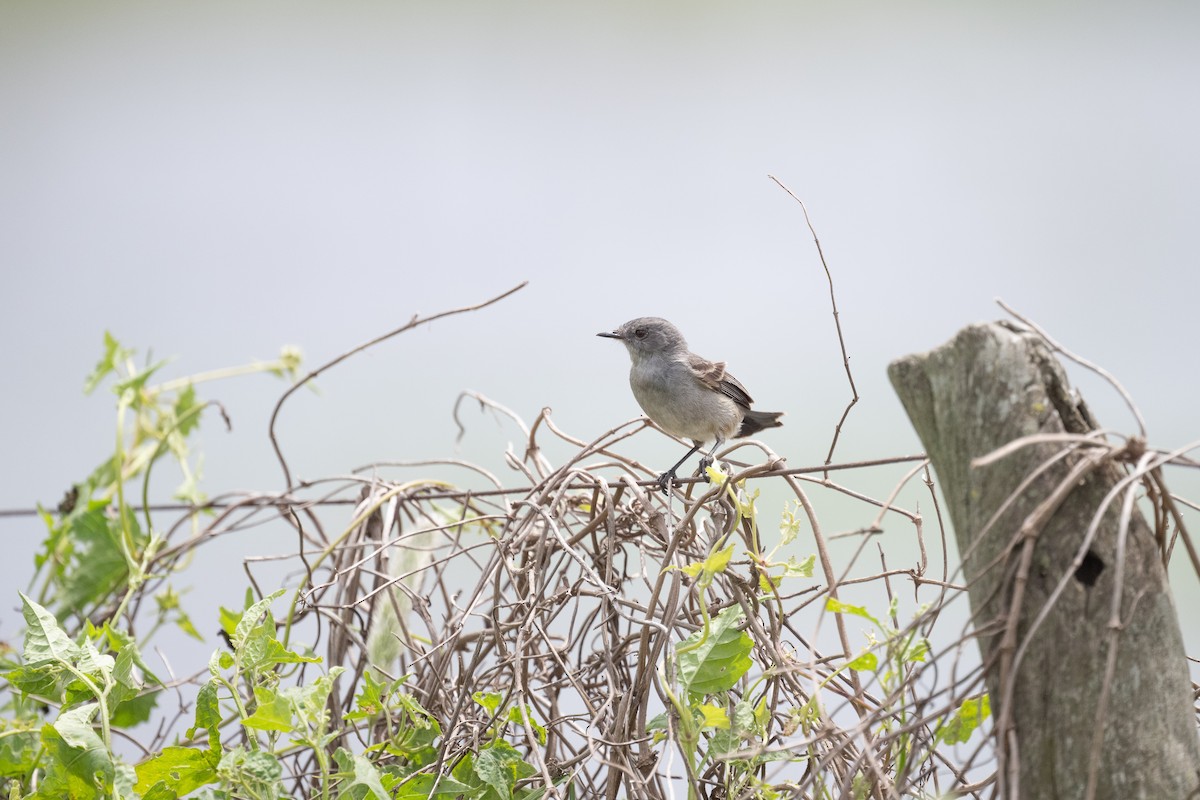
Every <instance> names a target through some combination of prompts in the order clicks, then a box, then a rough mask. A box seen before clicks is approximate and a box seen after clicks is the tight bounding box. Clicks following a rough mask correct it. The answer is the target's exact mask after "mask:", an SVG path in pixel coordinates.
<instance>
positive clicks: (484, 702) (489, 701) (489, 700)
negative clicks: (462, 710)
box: [471, 692, 504, 717]
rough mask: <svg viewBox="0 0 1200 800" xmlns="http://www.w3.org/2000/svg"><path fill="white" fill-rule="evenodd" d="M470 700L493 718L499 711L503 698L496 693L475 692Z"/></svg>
mask: <svg viewBox="0 0 1200 800" xmlns="http://www.w3.org/2000/svg"><path fill="white" fill-rule="evenodd" d="M471 699H472V700H474V701H475V702H476V703H478V704H479V705H480V706H482V707H483V709H484V710H485V711H487V712H488V713H489V714H491V715H492V716H493V717H494V716H496V712H497V711H499V710H500V704H501V703H502V702H504V697H503V696H502V695H499V694H497V693H496V692H475V693H474V694H472V695H471Z"/></svg>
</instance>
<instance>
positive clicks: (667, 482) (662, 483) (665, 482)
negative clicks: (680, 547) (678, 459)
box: [655, 470, 675, 494]
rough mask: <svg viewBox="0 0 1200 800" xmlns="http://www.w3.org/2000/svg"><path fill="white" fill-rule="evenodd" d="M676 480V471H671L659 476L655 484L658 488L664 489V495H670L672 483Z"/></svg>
mask: <svg viewBox="0 0 1200 800" xmlns="http://www.w3.org/2000/svg"><path fill="white" fill-rule="evenodd" d="M674 480H675V470H669V471H667V472H664V473H663V474H662V475H659V476H658V480H657V481H655V483H657V484H658V488H660V489H662V493H663V494H670V493H671V482H672V481H674Z"/></svg>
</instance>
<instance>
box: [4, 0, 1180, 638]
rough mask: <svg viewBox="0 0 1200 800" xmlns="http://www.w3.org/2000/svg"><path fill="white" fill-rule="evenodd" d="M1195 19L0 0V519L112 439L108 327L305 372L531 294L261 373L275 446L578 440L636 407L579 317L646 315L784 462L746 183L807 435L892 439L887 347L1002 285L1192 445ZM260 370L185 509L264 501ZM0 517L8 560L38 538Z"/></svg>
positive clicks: (970, 311)
mask: <svg viewBox="0 0 1200 800" xmlns="http://www.w3.org/2000/svg"><path fill="white" fill-rule="evenodd" d="M1198 33H1200V6H1198V5H1196V4H1194V3H1188V2H1178V3H1145V4H1128V3H1115V2H1101V3H1089V4H1080V3H1065V2H1039V3H1024V2H1020V3H1000V2H990V3H989V2H911V3H895V2H883V1H880V2H851V3H808V2H794V1H793V0H786V1H782V0H781V1H780V2H762V3H736V4H735V3H719V2H688V3H683V2H659V3H645V2H642V3H634V2H623V3H601V4H597V3H574V2H568V3H549V2H547V3H494V2H468V3H454V4H447V3H436V2H427V3H419V2H417V3H408V2H405V3H384V2H350V3H336V4H334V3H310V2H299V3H296V2H289V3H279V2H277V3H257V2H256V3H243V2H206V3H171V4H158V3H105V4H83V3H71V4H67V3H54V2H51V3H5V4H3V5H2V6H0V108H3V109H4V112H3V114H2V115H0V176H2V178H0V229H2V231H3V233H2V235H0V265H2V268H3V289H2V291H0V334H2V335H3V339H4V341H5V342H6V346H5V347H4V349H3V352H2V355H0V359H2V362H0V363H2V365H3V375H4V376H5V385H6V386H5V388H6V391H5V392H4V401H3V403H4V406H3V408H4V413H3V414H0V440H2V441H3V442H4V443H5V451H6V453H7V454H8V455H9V458H8V464H9V466H8V469H7V470H6V479H5V480H4V481H0V507H4V508H12V507H24V506H29V505H30V504H32V503H33V502H35V501H41V502H43V503H47V504H51V505H53V504H54V503H56V502H57V501H58V499H59V497H60V496H61V494H62V491H63V490H64V489H65V488H66V487H67V486H68V485H69V484H70V482H71V481H73V480H76V479H78V478H80V477H82V476H83V475H85V474H86V473H87V472H88V471H89V470H90V469H91V468H92V466H94V465H95V463H96V462H97V461H99V460H100V459H101V458H102V457H103V456H104V454H105V452H106V448H109V447H111V439H112V433H111V426H112V418H113V413H112V406H111V402H110V398H109V397H108V396H106V395H104V394H103V393H100V394H98V395H97V396H96V397H93V398H84V397H83V396H82V394H81V392H80V387H81V385H82V381H83V377H84V375H85V374H86V373H87V372H88V371H89V370H90V369H91V367H92V365H93V364H94V363H95V361H96V359H97V357H98V355H99V353H100V348H101V337H102V334H103V331H104V330H105V329H108V330H111V331H112V332H113V333H114V334H115V335H116V336H117V337H118V338H120V339H121V340H122V341H123V342H124V343H126V344H128V345H132V346H137V347H139V348H142V349H143V350H144V349H145V348H146V347H152V348H153V350H154V352H155V354H157V355H160V356H167V355H175V356H178V358H177V360H176V361H175V362H174V363H173V364H172V366H171V367H170V368H169V369H168V370H167V373H166V374H167V375H171V376H176V375H183V374H188V373H191V372H198V371H201V370H207V369H212V368H216V367H220V366H226V365H231V364H236V363H241V362H243V361H245V360H248V359H250V358H268V357H271V356H272V355H273V354H275V353H276V352H278V350H279V347H280V346H281V345H284V344H296V345H299V346H301V347H302V348H303V349H304V351H305V353H306V354H307V357H308V362H307V363H308V364H309V365H310V366H311V365H315V364H317V363H319V362H321V361H323V360H325V359H328V358H330V357H332V356H333V355H335V354H337V353H339V352H341V351H343V350H345V349H347V348H349V347H351V346H353V345H355V344H357V343H359V342H361V341H364V340H366V339H369V338H371V337H373V336H375V335H377V334H379V333H382V332H384V331H386V330H388V329H390V328H392V327H395V326H397V325H398V324H400V323H401V322H403V321H405V320H406V319H408V318H409V317H410V316H411V315H412V314H413V313H415V312H426V313H428V312H434V311H438V310H441V309H444V308H449V307H452V306H456V305H461V304H466V303H471V302H475V301H479V300H482V299H485V298H487V297H489V296H491V295H493V294H496V293H498V292H500V291H502V290H503V289H506V288H508V287H510V286H513V285H515V284H516V283H518V282H519V281H522V280H526V279H528V280H529V281H530V284H529V287H528V288H527V289H525V290H524V291H523V292H521V293H519V294H518V295H517V296H515V297H514V298H512V299H510V300H508V301H506V302H505V303H503V304H501V305H499V306H496V307H494V308H491V309H489V310H487V311H484V312H481V313H479V314H477V315H474V316H468V317H460V318H456V319H453V320H446V321H443V322H439V323H438V324H436V325H434V326H432V327H430V328H428V329H423V330H420V331H417V332H414V333H411V334H408V335H407V336H406V337H405V338H403V339H400V340H397V341H394V342H391V343H389V344H387V345H385V346H383V347H381V348H379V349H377V350H375V351H373V352H371V353H369V354H367V355H365V356H362V357H360V358H358V359H357V360H355V361H353V362H351V363H348V364H346V365H344V366H343V367H342V368H340V369H339V370H338V371H336V372H334V373H331V374H330V375H329V376H328V377H327V378H326V379H324V380H323V381H322V384H321V388H322V393H321V394H319V395H314V394H309V393H302V394H301V395H300V396H298V397H296V398H295V399H294V401H293V403H292V404H291V406H289V408H288V409H287V410H286V411H285V414H284V419H283V424H282V433H283V434H284V437H285V446H286V447H287V448H288V452H289V455H290V457H291V458H292V459H293V465H294V468H295V470H296V471H297V472H298V473H299V474H300V475H303V476H306V477H318V476H321V475H329V474H335V473H344V472H347V471H348V470H350V469H351V468H353V467H356V466H359V465H361V464H364V463H367V462H371V461H377V460H387V459H414V458H432V457H439V456H445V455H453V454H455V452H456V450H455V444H454V437H455V434H456V429H455V426H454V424H453V422H452V420H451V418H450V409H451V406H452V404H453V401H454V398H455V397H456V395H457V393H458V392H459V391H460V390H463V389H474V390H477V391H480V392H483V393H485V394H487V395H489V396H491V397H493V398H495V399H496V400H498V401H500V402H502V403H504V404H506V405H508V406H509V407H511V408H513V409H515V410H516V411H517V412H519V413H520V414H522V415H523V416H524V417H526V419H531V418H532V417H534V416H535V415H536V414H537V412H538V410H539V409H541V408H542V407H543V406H550V407H552V408H553V409H554V419H555V421H556V422H557V424H559V425H560V426H561V427H563V428H565V429H566V430H568V431H569V432H571V433H573V434H575V435H577V436H579V437H581V438H584V439H590V438H592V437H594V436H596V435H598V434H600V433H601V432H603V431H604V430H607V429H608V428H610V427H612V426H614V425H616V424H618V423H620V422H621V421H623V420H625V419H629V418H631V417H633V416H635V415H636V414H637V413H638V409H637V407H636V405H635V404H634V402H633V399H632V397H631V396H630V394H629V391H628V388H627V386H626V384H625V373H626V369H627V361H626V356H625V353H624V352H622V350H621V348H619V347H616V346H614V345H613V343H611V342H606V341H604V340H600V339H596V338H595V336H594V334H595V333H596V332H597V331H599V330H603V329H611V328H612V327H614V326H616V325H618V324H620V323H621V322H623V321H625V320H627V319H629V318H631V317H635V316H640V315H644V314H654V315H660V316H664V317H667V318H669V319H671V320H673V321H674V322H676V323H677V324H678V325H679V326H680V327H681V328H682V329H683V330H684V332H685V333H686V334H687V335H688V338H689V341H690V343H691V345H692V347H693V349H694V350H696V351H698V352H700V353H702V354H704V355H706V356H709V357H711V358H720V359H726V360H728V361H729V362H730V363H731V366H732V367H733V368H734V371H735V374H736V375H737V376H738V377H739V378H740V379H741V380H742V381H743V382H744V383H745V384H746V385H747V386H748V387H750V389H751V391H752V392H753V394H754V395H755V398H756V399H757V400H758V402H759V405H760V406H761V407H763V408H765V409H770V410H775V409H779V410H783V411H785V412H787V415H788V416H787V418H786V423H787V425H786V427H784V428H783V429H780V430H778V431H771V432H770V435H769V436H764V439H766V440H767V441H769V443H770V444H771V446H772V447H773V448H774V449H775V450H776V451H777V452H779V453H781V454H784V455H786V456H787V457H788V459H789V463H791V464H792V465H794V466H799V465H804V464H812V463H818V462H819V461H820V460H821V459H823V458H824V455H825V450H826V448H827V446H828V441H829V436H830V434H831V432H832V426H833V424H834V422H835V421H836V420H837V417H838V415H839V414H840V413H841V409H842V407H843V405H844V404H845V401H846V397H847V390H846V387H845V383H844V376H843V373H842V367H841V363H840V356H839V354H838V351H837V347H836V340H835V337H834V332H833V325H832V319H831V317H830V314H829V302H828V290H827V287H826V284H825V279H824V275H823V273H822V271H821V267H820V263H819V261H818V260H817V258H816V255H815V252H814V249H813V246H812V243H811V240H810V237H809V234H808V232H807V230H806V228H805V226H804V220H803V217H802V216H801V214H800V210H799V208H798V207H797V206H796V205H795V203H794V202H793V201H792V200H791V199H790V198H788V197H787V196H786V195H785V194H784V193H783V192H782V191H781V190H780V189H778V188H777V187H776V186H775V185H774V184H773V183H771V182H770V181H769V180H768V178H767V175H768V174H773V175H776V176H778V177H779V178H780V180H782V181H783V182H784V183H786V184H787V185H788V186H790V187H791V188H792V189H793V190H794V191H795V192H796V193H797V194H798V195H799V196H800V197H802V198H803V199H804V201H805V202H806V204H807V205H808V207H809V210H810V212H811V214H812V217H813V221H814V223H815V224H816V226H817V229H818V232H819V234H820V236H821V241H822V243H823V245H824V247H825V252H826V255H827V257H828V260H829V264H830V267H831V269H832V270H833V273H834V276H835V280H836V281H837V288H838V301H839V305H840V308H841V312H842V316H841V319H842V323H843V325H844V328H845V331H846V338H847V344H848V347H849V349H850V354H851V356H852V358H853V362H852V363H853V366H854V369H855V374H856V378H857V380H858V384H859V390H860V393H861V394H862V395H863V401H862V403H860V405H859V406H858V408H857V409H856V410H855V412H854V414H853V415H852V416H851V419H850V421H849V423H848V426H847V429H846V432H845V434H844V444H843V446H842V450H841V451H840V452H841V456H842V457H843V458H845V459H854V458H871V457H879V456H886V455H893V454H901V453H909V452H916V451H918V450H919V444H918V443H917V440H916V437H915V435H914V434H913V433H912V432H911V428H910V427H909V425H908V423H907V420H906V419H905V418H904V416H903V414H902V412H901V410H900V406H899V403H898V402H897V401H896V400H895V398H894V396H893V394H892V392H891V389H890V387H889V386H888V385H887V381H886V376H885V373H884V370H885V367H886V364H887V363H888V362H889V361H890V360H892V359H894V358H896V357H898V356H901V355H903V354H905V353H907V352H910V351H913V350H922V349H927V348H929V347H932V346H934V345H937V344H939V343H941V342H942V341H944V340H945V339H947V338H949V337H950V336H951V335H952V334H953V333H954V332H955V331H956V330H957V329H958V328H959V327H961V326H962V325H963V324H966V323H968V322H971V321H976V320H979V319H987V318H994V317H997V316H1000V312H999V310H998V309H997V308H996V307H995V306H994V305H993V298H995V297H997V296H1000V297H1003V298H1004V299H1006V300H1007V301H1009V302H1010V303H1012V304H1014V305H1015V306H1017V307H1018V308H1019V309H1021V310H1022V311H1024V312H1026V313H1028V314H1029V315H1031V316H1032V317H1033V318H1035V319H1036V320H1038V321H1039V322H1040V323H1041V324H1043V325H1044V326H1046V327H1047V328H1048V329H1050V330H1051V331H1052V332H1053V333H1055V334H1056V335H1058V336H1059V337H1060V338H1061V339H1062V340H1063V341H1064V342H1065V343H1067V344H1069V345H1071V346H1072V347H1075V348H1076V349H1078V350H1079V351H1081V352H1083V353H1084V354H1086V355H1088V356H1090V357H1092V358H1093V359H1095V360H1097V361H1099V362H1101V363H1103V364H1105V365H1106V366H1107V367H1108V368H1109V369H1111V370H1112V371H1113V372H1114V373H1115V374H1117V375H1118V376H1120V377H1121V379H1122V380H1123V381H1124V382H1125V383H1126V385H1127V386H1128V387H1129V389H1130V390H1131V391H1132V392H1133V394H1134V395H1135V397H1136V398H1137V400H1138V401H1139V403H1140V405H1141V407H1142V409H1143V411H1144V412H1145V414H1146V417H1147V419H1148V421H1149V424H1150V429H1151V437H1152V440H1153V443H1154V444H1158V445H1162V446H1176V445H1178V444H1180V443H1183V442H1185V441H1188V440H1190V439H1193V438H1200V436H1198V435H1197V431H1198V429H1200V425H1197V422H1196V414H1195V399H1194V398H1195V395H1196V389H1197V386H1196V377H1195V372H1196V370H1195V361H1196V355H1195V348H1194V344H1193V343H1194V341H1195V334H1194V331H1195V322H1194V309H1195V300H1196V287H1197V282H1198V280H1200V279H1198V277H1197V274H1198V270H1197V265H1196V263H1195V261H1196V258H1195V253H1196V249H1197V247H1196V239H1197V230H1198V228H1197V224H1196V220H1197V217H1198V216H1200V214H1198V212H1200V193H1198V191H1197V187H1198V186H1200V147H1198V146H1197V142H1200V103H1198V102H1197V88H1196V87H1198V86H1200V48H1197V46H1196V42H1197V34H1198ZM1084 388H1085V391H1088V392H1089V398H1090V399H1091V400H1092V402H1093V404H1094V405H1095V406H1097V407H1098V408H1099V411H1100V414H1101V417H1102V420H1103V421H1104V422H1105V423H1107V424H1110V425H1112V426H1114V427H1118V428H1122V429H1128V428H1129V427H1130V424H1131V423H1130V421H1129V419H1128V417H1127V416H1125V415H1123V414H1122V413H1121V412H1120V408H1119V405H1118V404H1117V403H1116V401H1115V399H1114V396H1113V395H1112V393H1111V392H1102V391H1101V390H1100V388H1099V384H1096V383H1094V382H1087V383H1085V384H1084ZM280 389H281V386H280V385H279V384H277V383H274V382H271V381H269V380H267V379H265V378H263V379H259V380H251V381H243V382H240V383H234V384H229V385H227V386H214V387H209V388H207V389H205V390H203V394H204V395H205V396H206V397H215V398H219V399H221V400H222V401H223V402H225V404H226V406H227V408H228V409H229V411H230V413H231V415H232V418H233V424H234V433H233V434H225V433H223V432H222V431H221V430H220V428H219V425H218V424H217V421H216V419H215V418H214V417H210V418H208V419H207V420H206V422H205V433H204V436H203V446H204V450H205V452H206V462H205V471H206V474H207V475H208V478H209V480H208V482H207V484H206V486H207V488H208V490H209V491H210V493H217V492H220V491H224V490H229V489H241V488H251V489H264V490H273V489H277V488H279V487H280V481H281V477H280V473H279V470H278V468H277V466H276V465H275V462H274V459H273V456H272V455H271V452H270V448H269V445H268V443H267V440H266V436H265V430H266V420H267V414H268V412H269V409H270V407H271V405H272V404H273V403H274V400H275V398H276V397H277V396H278V393H279V391H280ZM468 418H473V419H474V424H473V426H472V428H471V429H470V431H469V433H468V437H467V440H466V441H465V442H464V444H463V445H462V447H461V450H460V451H458V452H460V454H462V455H463V456H464V457H468V458H473V459H476V460H480V461H484V462H486V463H488V464H489V466H491V467H493V468H495V469H497V470H499V469H502V468H503V467H502V459H501V452H502V450H503V447H504V445H505V444H506V442H508V441H510V440H513V439H514V433H513V432H512V430H511V429H510V428H504V427H498V426H497V425H496V424H495V423H494V422H492V421H491V420H490V419H486V418H480V417H478V416H477V415H475V416H472V415H471V414H468ZM629 447H630V449H631V452H633V453H634V454H635V455H636V456H637V457H639V458H642V459H643V460H646V461H648V462H650V463H657V462H659V461H663V462H667V460H668V459H669V460H672V461H673V460H674V454H675V453H676V449H675V446H674V445H673V444H671V443H669V442H667V441H666V440H665V439H663V438H662V437H658V436H656V435H654V434H647V435H644V436H642V437H640V438H638V439H637V440H635V441H634V442H632V443H630V444H629ZM560 454H561V451H560ZM667 463H669V462H667ZM163 481H164V485H163V490H164V491H169V490H170V489H171V488H173V485H174V484H173V481H174V478H173V477H171V476H165V477H164V478H163ZM1191 488H1192V489H1195V488H1196V484H1195V482H1193V483H1192V484H1191ZM1195 494H1196V493H1195V492H1194V491H1193V492H1192V495H1193V496H1195ZM855 524H856V523H855ZM848 525H849V523H848ZM834 527H837V526H836V525H835V526H834ZM0 536H3V537H4V541H5V546H6V549H7V552H9V553H10V556H11V557H10V558H9V559H8V560H7V564H6V567H5V569H6V570H7V574H8V575H10V576H11V577H12V579H13V580H14V581H15V583H16V584H17V585H24V583H25V580H26V575H27V574H28V573H27V571H28V569H29V565H30V558H29V557H30V553H31V552H32V548H33V547H34V546H35V544H36V541H37V539H38V537H39V536H40V530H38V523H36V522H35V521H30V520H22V521H11V520H0ZM4 605H5V606H6V608H7V607H8V606H9V605H11V603H10V602H9V601H6V602H5V603H4ZM8 613H10V612H9V611H7V610H6V611H5V612H4V614H5V615H6V617H7V614H8ZM7 627H8V626H5V628H6V629H7ZM204 627H205V629H206V630H207V629H208V627H209V626H208V625H205V626H204ZM9 632H11V631H7V630H0V636H4V635H6V634H7V633H9Z"/></svg>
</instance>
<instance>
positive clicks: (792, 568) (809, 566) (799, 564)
mask: <svg viewBox="0 0 1200 800" xmlns="http://www.w3.org/2000/svg"><path fill="white" fill-rule="evenodd" d="M816 564H817V556H816V554H815V553H814V554H812V555H810V556H809V557H808V558H806V559H804V560H803V561H797V560H796V557H795V556H792V557H791V558H789V559H788V560H787V561H786V562H785V563H784V565H783V577H785V578H811V577H812V576H813V570H814V568H815V567H816Z"/></svg>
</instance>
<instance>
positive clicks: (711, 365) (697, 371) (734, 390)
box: [687, 353, 754, 408]
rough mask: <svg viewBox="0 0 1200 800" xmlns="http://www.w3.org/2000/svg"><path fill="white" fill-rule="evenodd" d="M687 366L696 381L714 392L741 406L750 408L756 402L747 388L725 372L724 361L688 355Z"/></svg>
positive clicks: (693, 354)
mask: <svg viewBox="0 0 1200 800" xmlns="http://www.w3.org/2000/svg"><path fill="white" fill-rule="evenodd" d="M687 365H688V369H690V370H691V371H692V374H693V375H695V376H696V380H698V381H700V382H701V383H703V384H704V385H705V386H707V387H708V388H710V389H712V390H713V391H714V392H720V393H721V394H723V395H725V396H726V397H728V398H729V399H730V400H732V401H733V402H735V403H737V404H738V405H739V406H743V407H744V408H750V404H751V403H753V402H754V400H753V399H752V398H751V397H750V393H749V392H747V391H746V387H745V386H742V384H741V383H740V382H739V381H738V379H737V378H735V377H733V376H732V375H730V374H729V373H728V372H726V371H725V362H724V361H708V360H707V359H703V358H701V357H700V356H698V355H696V354H695V353H688V358H687Z"/></svg>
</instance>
